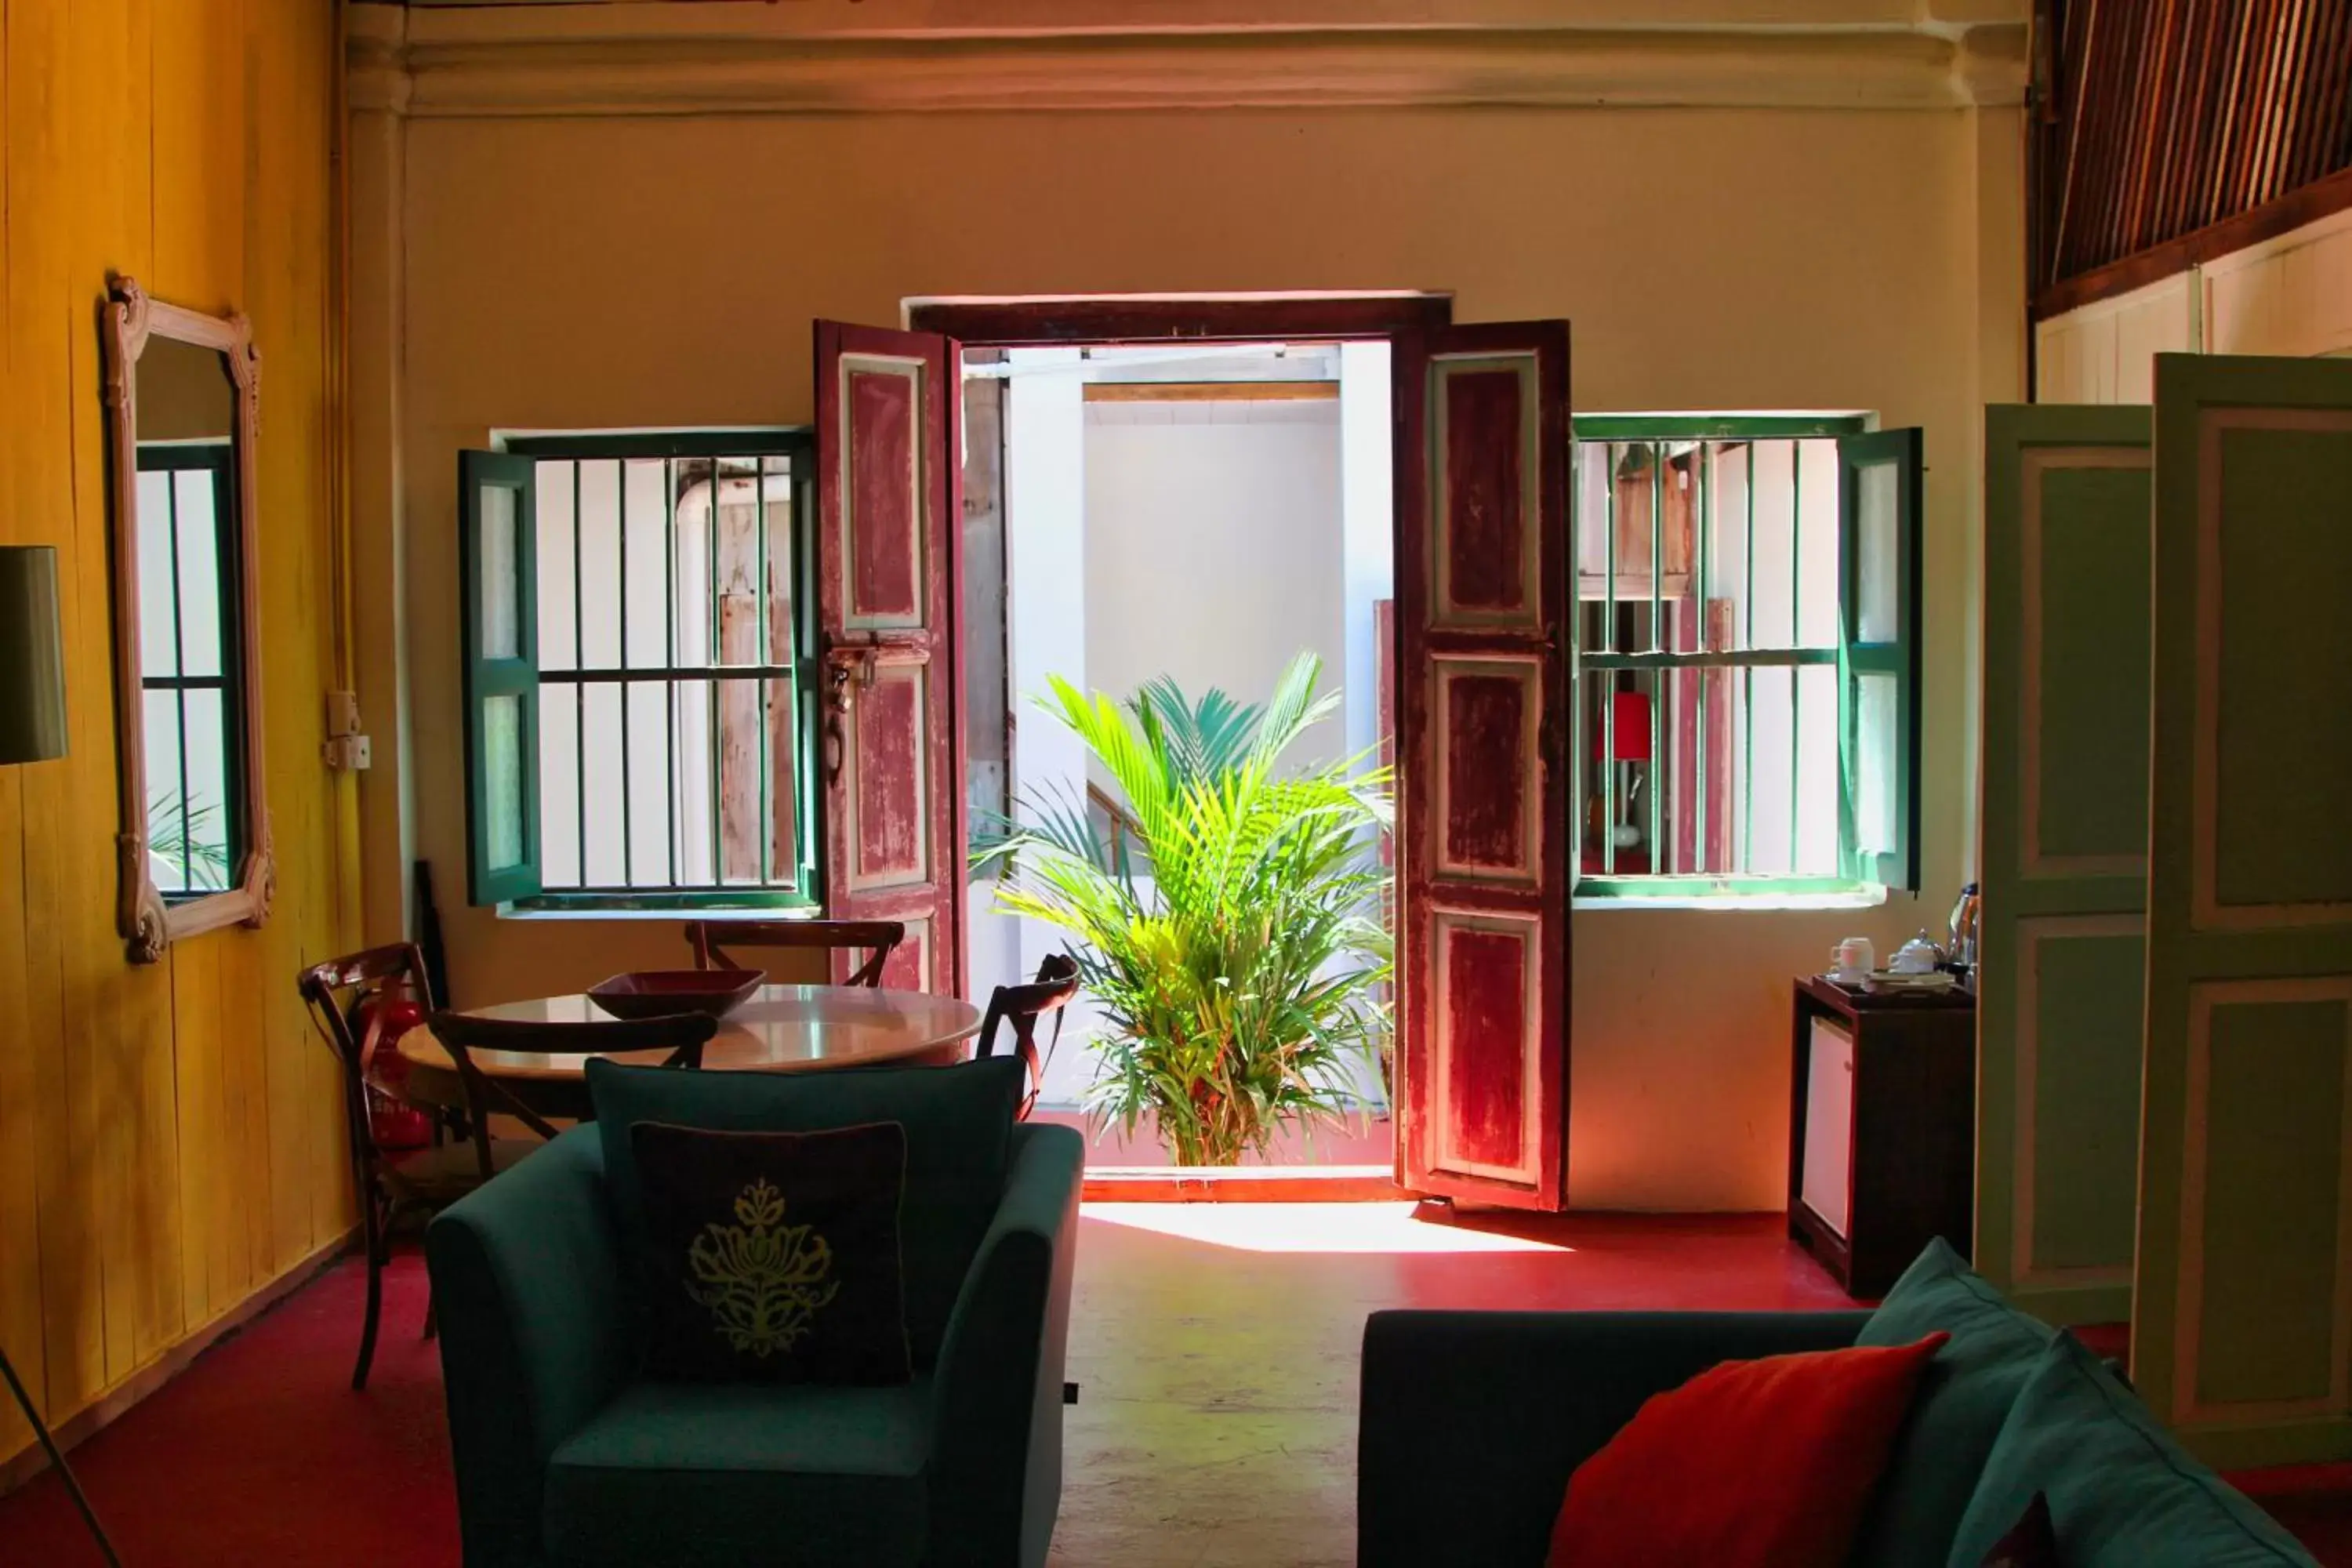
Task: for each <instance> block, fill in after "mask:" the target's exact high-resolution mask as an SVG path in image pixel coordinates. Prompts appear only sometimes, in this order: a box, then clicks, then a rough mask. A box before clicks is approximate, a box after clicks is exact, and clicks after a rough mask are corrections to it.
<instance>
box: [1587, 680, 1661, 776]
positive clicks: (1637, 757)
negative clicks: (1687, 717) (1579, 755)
mask: <svg viewBox="0 0 2352 1568" xmlns="http://www.w3.org/2000/svg"><path fill="white" fill-rule="evenodd" d="M1609 702H1610V706H1611V709H1612V711H1614V713H1615V714H1616V718H1617V723H1616V729H1617V734H1616V746H1615V751H1616V760H1617V761H1618V762H1621V763H1646V762H1648V761H1649V760H1650V700H1649V698H1647V697H1646V696H1644V695H1643V694H1642V693H1641V692H1639V691H1618V692H1612V693H1611V694H1610V698H1609ZM1609 742H1610V735H1609V731H1608V727H1607V726H1606V725H1600V724H1596V725H1594V726H1593V731H1592V754H1593V755H1594V756H1596V757H1600V758H1601V759H1602V760H1603V761H1606V760H1608V755H1607V752H1606V751H1605V750H1604V748H1606V747H1607V746H1608V745H1609Z"/></svg>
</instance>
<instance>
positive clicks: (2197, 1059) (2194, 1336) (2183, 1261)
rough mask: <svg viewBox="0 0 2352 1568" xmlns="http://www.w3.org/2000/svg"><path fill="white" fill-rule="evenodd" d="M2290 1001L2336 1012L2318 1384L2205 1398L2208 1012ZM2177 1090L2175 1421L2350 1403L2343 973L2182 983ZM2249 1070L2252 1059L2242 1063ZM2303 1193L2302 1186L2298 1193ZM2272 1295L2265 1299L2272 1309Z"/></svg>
mask: <svg viewBox="0 0 2352 1568" xmlns="http://www.w3.org/2000/svg"><path fill="white" fill-rule="evenodd" d="M2294 1003H2323V1004H2325V1003H2333V1004H2335V1005H2336V1009H2337V1011H2338V1012H2340V1013H2341V1014H2342V1020H2341V1025H2340V1026H2339V1030H2338V1037H2339V1040H2340V1042H2341V1044H2340V1048H2339V1055H2338V1061H2337V1071H2338V1074H2339V1075H2340V1079H2341V1086H2340V1088H2339V1089H2338V1092H2337V1105H2338V1110H2337V1113H2336V1129H2335V1131H2336V1150H2335V1153H2336V1160H2335V1164H2336V1171H2335V1183H2334V1185H2335V1189H2336V1192H2335V1197H2336V1225H2335V1227H2334V1229H2335V1237H2334V1247H2335V1256H2334V1268H2333V1269H2332V1270H2330V1273H2331V1274H2332V1285H2331V1289H2330V1291H2329V1300H2328V1304H2327V1307H2326V1320H2327V1321H2328V1323H2329V1325H2330V1328H2329V1332H2328V1335H2327V1339H2326V1348H2325V1350H2324V1352H2323V1353H2322V1356H2321V1358H2320V1359H2321V1362H2322V1370H2321V1372H2320V1374H2319V1375H2320V1377H2321V1379H2322V1380H2323V1381H2324V1384H2325V1386H2324V1388H2322V1389H2321V1390H2320V1391H2319V1392H2316V1393H2314V1394H2309V1395H2307V1396H2305V1397H2304V1398H2300V1399H2297V1398H2293V1397H2273V1398H2252V1399H2237V1400H2231V1399H2227V1398H2219V1397H2212V1396H2209V1395H2208V1394H2207V1393H2206V1390H2205V1372H2206V1368H2205V1364H2204V1363H2205V1353H2204V1352H2205V1349H2206V1341H2205V1335H2204V1326H2205V1312H2206V1306H2207V1300H2208V1295H2209V1287H2210V1284H2211V1283H2212V1280H2211V1279H2210V1275H2209V1271H2208V1250H2209V1246H2210V1238H2211V1234H2212V1233H2211V1231H2210V1229H2209V1227H2208V1215H2207V1209H2208V1199H2209V1189H2210V1184H2211V1180H2212V1175H2213V1172H2212V1162H2211V1152H2210V1139H2211V1133H2212V1121H2213V1114H2214V1110H2213V1100H2214V1089H2213V1079H2214V1073H2215V1067H2216V1063H2215V1055H2214V1046H2213V1042H2214V1018H2215V1015H2216V1013H2217V1012H2219V1011H2220V1010H2221V1009H2224V1008H2231V1007H2261V1006H2264V1005H2279V1004H2294ZM2188 1068H2189V1071H2188V1083H2187V1092H2186V1093H2185V1095H2184V1096H2183V1098H2182V1103H2181V1140H2182V1145H2181V1146H2182V1159H2181V1176H2180V1264H2179V1273H2178V1277H2179V1292H2180V1295H2179V1312H2178V1320H2177V1321H2178V1322H2179V1331H2178V1333H2177V1336H2176V1338H2175V1341H2174V1344H2173V1386H2174V1387H2175V1389H2176V1390H2178V1391H2179V1413H2180V1414H2179V1419H2180V1420H2181V1421H2182V1422H2184V1423H2193V1424H2197V1425H2200V1426H2211V1425H2221V1424H2224V1423H2245V1422H2304V1421H2315V1420H2317V1421H2324V1420H2326V1419H2328V1418H2329V1417H2331V1416H2334V1415H2339V1414H2340V1413H2342V1412H2343V1411H2345V1410H2347V1408H2352V1344H2348V1343H2347V1342H2352V974H2343V975H2328V976H2315V977H2311V978H2305V979H2295V980H2231V981H2208V982H2201V983H2197V984H2191V985H2190V986H2189V1058H2188ZM2243 1070H2248V1071H2259V1070H2260V1064H2255V1066H2253V1067H2252V1068H2246V1069H2243ZM2301 1195H2302V1196H2303V1197H2305V1198H2306V1199H2307V1198H2309V1197H2310V1196H2311V1195H2312V1194H2308V1193H2305V1194H2301ZM2263 1201H2264V1202H2265V1204H2269V1205H2276V1204H2280V1203H2292V1202H2293V1201H2294V1194H2285V1193H2282V1192H2279V1191H2277V1190H2275V1189H2273V1190H2272V1191H2271V1192H2269V1193H2267V1194H2265V1195H2264V1199H2263ZM2279 1305H2280V1303H2278V1302H2277V1300H2276V1299H2275V1297H2273V1300H2272V1309H2273V1310H2276V1309H2277V1307H2278V1306H2279Z"/></svg>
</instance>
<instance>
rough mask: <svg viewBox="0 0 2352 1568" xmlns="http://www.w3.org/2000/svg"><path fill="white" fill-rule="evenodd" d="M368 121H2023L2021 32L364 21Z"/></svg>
mask: <svg viewBox="0 0 2352 1568" xmlns="http://www.w3.org/2000/svg"><path fill="white" fill-rule="evenodd" d="M348 15H349V16H350V18H351V22H350V26H349V35H350V40H351V43H350V62H349V64H350V71H351V78H352V94H351V96H352V104H353V106H354V107H355V108H357V109H360V110H369V111H375V112H386V113H392V114H404V115H408V116H411V117H415V118H420V119H497V118H513V117H524V118H528V117H535V116H539V117H543V116H621V117H631V116H733V115H772V114H844V113H921V112H953V111H1021V110H1033V111H1034V110H1048V111H1052V110H1061V111H1068V110H1203V109H1285V110H1297V109H1315V108H1335V109H1345V108H1374V107H1379V108H1389V107H1448V108H1456V107H1517V108H1602V107H1606V108H1726V109H1758V108H1769V109H1807V110H1822V109H1832V110H1833V109H1851V110H1950V109H1957V108H1963V107H1967V106H1969V105H1970V104H1984V103H2001V102H2015V101H2018V100H2020V99H2021V96H2022V91H2023V85H2024V58H2025V49H2024V29H2023V27H2022V26H2020V25H2018V24H2014V23H2007V22H2000V23H1990V24H1985V25H1979V26H1966V27H1958V28H1956V27H1953V26H1950V25H1948V24H1939V23H1927V24H1921V25H1918V26H1911V27H1889V26H1883V25H1872V26H1850V27H1830V26H1822V27H1812V28H1806V29H1799V30H1777V31H1761V30H1755V29H1752V28H1748V27H1721V28H1705V27H1697V26H1691V27H1684V28H1677V29H1671V30H1661V29H1656V28H1630V27H1595V26H1581V27H1528V26H1493V27H1483V26H1481V27H1449V28H1443V29H1436V28H1427V27H1360V28H1295V29H1276V30H1272V31H1265V30H1248V29H1241V28H1233V29H1226V30H1201V29H1194V30H1189V31H1156V32H1150V31H1103V30H1095V31H1085V32H1069V33H1062V34H1045V33H1024V34H1017V35H1013V34H992V35H952V36H950V35H940V34H918V33H912V32H884V33H867V34H847V33H839V32H823V31H817V30H813V29H811V28H810V27H808V26H805V25H803V24H802V23H800V22H798V21H796V20H795V17H796V16H797V15H798V13H796V10H795V8H794V7H792V6H786V5H690V6H689V5H643V4H625V5H530V6H524V5H494V6H485V7H479V8H474V9H467V10H439V9H408V8H403V7H395V6H387V5H362V6H355V7H353V8H352V10H351V11H350V12H349V13H348Z"/></svg>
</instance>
